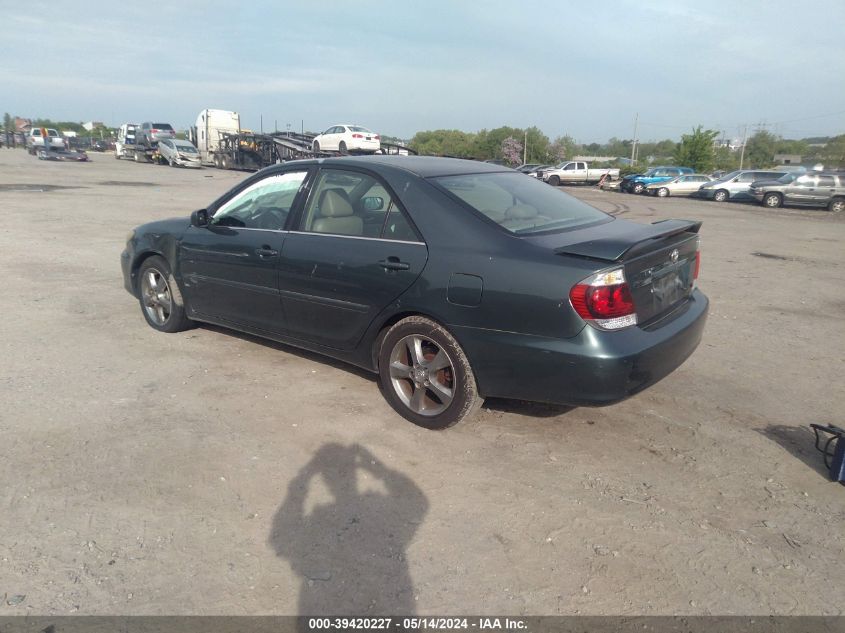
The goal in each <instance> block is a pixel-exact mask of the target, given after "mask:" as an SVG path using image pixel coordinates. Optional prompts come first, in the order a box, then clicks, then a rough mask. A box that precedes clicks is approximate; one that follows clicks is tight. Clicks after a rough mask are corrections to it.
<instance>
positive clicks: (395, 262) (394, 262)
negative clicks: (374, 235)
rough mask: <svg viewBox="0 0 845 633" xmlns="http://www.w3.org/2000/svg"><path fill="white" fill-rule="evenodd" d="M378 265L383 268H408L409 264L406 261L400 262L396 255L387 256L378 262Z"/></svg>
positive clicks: (409, 267)
mask: <svg viewBox="0 0 845 633" xmlns="http://www.w3.org/2000/svg"><path fill="white" fill-rule="evenodd" d="M378 265H379V266H381V267H382V268H384V269H385V270H410V269H411V265H410V264H409V263H408V262H400V261H399V258H398V257H388V258H387V259H383V260H381V261H380V262H379V263H378Z"/></svg>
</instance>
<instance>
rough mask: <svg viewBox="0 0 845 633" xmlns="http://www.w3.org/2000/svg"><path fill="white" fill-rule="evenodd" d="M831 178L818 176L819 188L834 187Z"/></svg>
mask: <svg viewBox="0 0 845 633" xmlns="http://www.w3.org/2000/svg"><path fill="white" fill-rule="evenodd" d="M835 186H836V183H835V182H834V181H833V176H819V187H835Z"/></svg>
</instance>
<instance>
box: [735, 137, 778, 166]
mask: <svg viewBox="0 0 845 633" xmlns="http://www.w3.org/2000/svg"><path fill="white" fill-rule="evenodd" d="M778 140H779V139H778V137H777V136H775V135H774V134H772V133H771V132H768V131H766V130H758V131H757V132H755V133H754V135H753V136H752V137H751V138H749V139H748V142H747V143H746V144H745V161H744V163H743V167H757V168H761V167H771V166H772V165H774V164H775V153H777V148H778Z"/></svg>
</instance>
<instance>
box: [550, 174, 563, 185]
mask: <svg viewBox="0 0 845 633" xmlns="http://www.w3.org/2000/svg"><path fill="white" fill-rule="evenodd" d="M549 184H550V185H551V186H552V187H558V186H559V185H560V176H550V177H549Z"/></svg>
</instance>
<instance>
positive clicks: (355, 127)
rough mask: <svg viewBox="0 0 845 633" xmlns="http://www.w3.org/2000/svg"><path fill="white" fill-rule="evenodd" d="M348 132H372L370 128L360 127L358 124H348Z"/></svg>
mask: <svg viewBox="0 0 845 633" xmlns="http://www.w3.org/2000/svg"><path fill="white" fill-rule="evenodd" d="M349 131H350V132H364V133H365V134H372V132H371V131H370V130H368V129H367V128H365V127H361V126H360V125H350V126H349Z"/></svg>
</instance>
